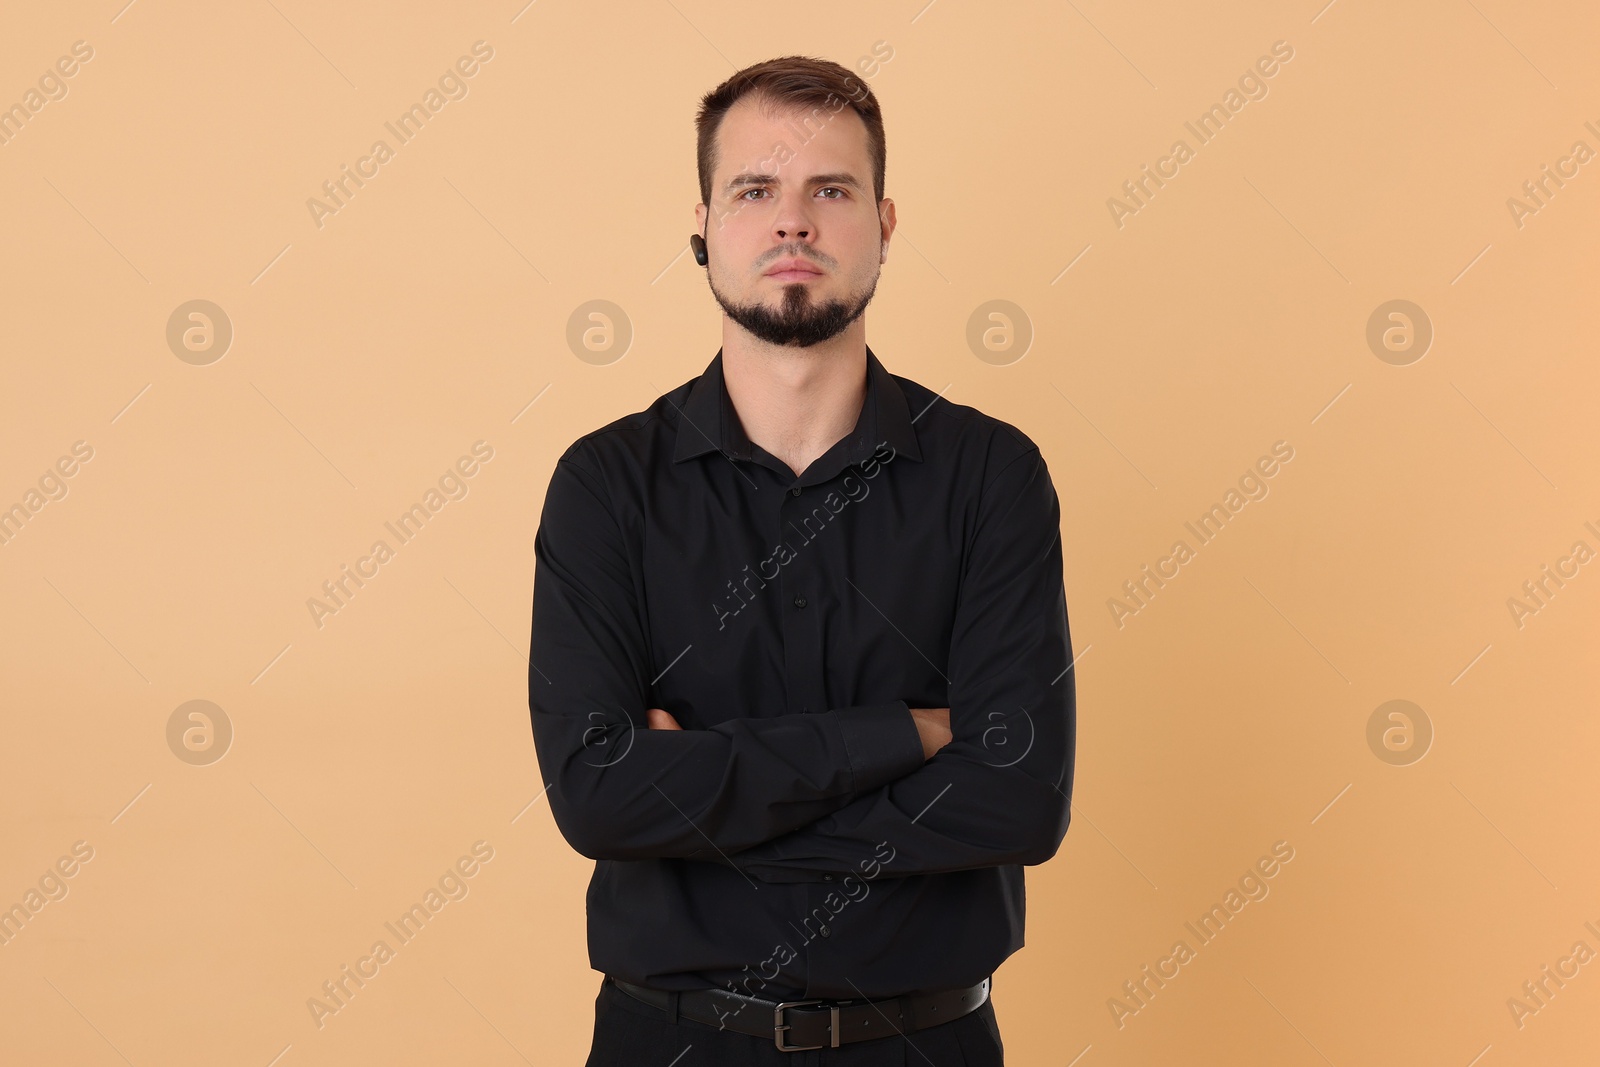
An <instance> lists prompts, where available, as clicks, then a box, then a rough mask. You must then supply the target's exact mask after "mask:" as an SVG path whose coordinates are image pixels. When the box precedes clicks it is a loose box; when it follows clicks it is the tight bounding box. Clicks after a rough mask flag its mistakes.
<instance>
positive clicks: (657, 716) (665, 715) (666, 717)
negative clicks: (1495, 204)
mask: <svg viewBox="0 0 1600 1067" xmlns="http://www.w3.org/2000/svg"><path fill="white" fill-rule="evenodd" d="M644 717H645V721H646V722H648V723H649V725H650V729H652V730H681V729H683V727H681V726H679V725H678V720H677V719H674V718H673V717H672V713H671V712H670V711H663V710H662V709H661V708H650V709H649V710H648V711H646V712H645V713H644Z"/></svg>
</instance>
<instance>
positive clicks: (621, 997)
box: [584, 980, 1005, 1067]
mask: <svg viewBox="0 0 1600 1067" xmlns="http://www.w3.org/2000/svg"><path fill="white" fill-rule="evenodd" d="M992 991H993V987H992V986H991V994H992ZM1004 1055H1005V1046H1003V1045H1002V1044H1001V1043H1000V1028H999V1026H998V1024H997V1023H996V1022H995V1017H994V1000H993V997H992V995H991V998H990V999H989V1000H986V1001H984V1002H983V1006H982V1007H980V1008H977V1009H975V1010H973V1011H970V1012H968V1013H967V1014H965V1015H963V1016H962V1017H961V1018H959V1019H954V1020H951V1021H950V1022H947V1023H940V1024H939V1025H938V1026H930V1027H928V1028H927V1029H925V1030H913V1031H912V1032H911V1033H909V1034H904V1035H899V1034H897V1035H894V1036H892V1037H880V1038H875V1039H873V1040H871V1041H854V1042H851V1043H850V1044H847V1045H840V1046H839V1047H838V1048H820V1049H808V1050H807V1051H804V1052H781V1051H779V1049H778V1046H777V1045H776V1044H774V1043H773V1041H772V1039H771V1038H770V1037H752V1036H751V1035H749V1034H741V1033H739V1032H738V1031H736V1030H723V1029H719V1028H717V1027H716V1026H713V1025H711V1024H710V1023H702V1022H696V1021H695V1020H693V1019H685V1018H683V1017H682V1016H680V1017H679V1018H678V1021H677V1022H676V1023H673V1022H670V1021H669V1020H668V1016H667V1013H666V1011H664V1010H662V1009H659V1008H655V1007H652V1006H651V1005H649V1004H646V1003H644V1002H643V1001H640V1000H637V999H635V998H633V997H631V996H629V995H628V994H626V993H624V992H623V991H622V990H620V989H618V988H617V987H616V986H615V985H613V984H612V983H611V982H610V981H609V980H605V981H603V982H601V985H600V995H599V996H598V997H596V998H595V1002H594V1041H593V1044H592V1046H591V1047H590V1050H589V1059H588V1061H587V1062H586V1063H585V1065H584V1067H1004V1064H1005V1059H1004Z"/></svg>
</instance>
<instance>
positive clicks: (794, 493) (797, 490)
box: [789, 485, 800, 496]
mask: <svg viewBox="0 0 1600 1067" xmlns="http://www.w3.org/2000/svg"><path fill="white" fill-rule="evenodd" d="M789 495H790V496H799V495H800V487H799V486H798V485H797V486H795V487H794V488H793V489H791V490H789Z"/></svg>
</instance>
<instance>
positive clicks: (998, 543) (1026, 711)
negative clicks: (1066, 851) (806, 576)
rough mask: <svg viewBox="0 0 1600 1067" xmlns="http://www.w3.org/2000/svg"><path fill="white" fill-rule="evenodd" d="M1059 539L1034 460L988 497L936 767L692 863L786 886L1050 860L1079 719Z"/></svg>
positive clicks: (1012, 469)
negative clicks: (829, 875) (795, 826)
mask: <svg viewBox="0 0 1600 1067" xmlns="http://www.w3.org/2000/svg"><path fill="white" fill-rule="evenodd" d="M1060 526H1061V511H1060V504H1059V502H1058V500H1057V498H1056V493H1055V488H1054V486H1053V485H1052V483H1051V480H1050V475H1049V471H1048V470H1047V468H1046V466H1045V463H1044V459H1043V457H1042V456H1041V455H1040V454H1039V452H1038V450H1037V448H1034V449H1032V450H1030V451H1029V452H1028V453H1027V454H1025V455H1023V456H1020V457H1018V458H1016V459H1015V460H1012V461H1011V462H1010V463H1009V464H1008V465H1007V466H1006V467H1005V468H1004V469H1003V470H1002V471H1001V473H1000V474H999V475H997V476H996V477H995V478H994V479H993V481H991V482H989V483H988V484H987V485H986V486H985V488H984V490H983V500H982V502H981V503H980V506H979V519H978V521H977V523H976V524H975V527H974V532H973V534H972V540H971V542H970V545H969V555H968V558H967V562H966V564H965V574H964V575H963V576H962V580H961V586H960V594H959V597H958V602H957V607H956V614H955V624H954V628H953V630H952V633H951V645H950V655H949V672H950V674H949V680H950V686H949V700H950V725H951V733H952V738H953V739H952V740H951V741H950V742H949V743H948V744H947V745H945V746H944V747H943V748H941V749H940V750H939V751H938V752H937V753H935V754H934V756H933V758H932V759H930V760H928V761H927V762H926V763H924V764H923V766H922V767H921V768H919V769H918V770H916V771H914V772H913V773H911V774H908V775H906V776H905V777H902V778H900V779H898V780H896V781H894V782H892V783H890V784H887V785H885V786H882V787H880V788H877V789H874V790H873V791H871V792H869V793H867V794H866V795H864V796H862V797H859V798H857V799H855V800H854V801H852V802H851V803H849V804H847V805H846V806H844V807H842V808H840V809H838V810H837V811H835V812H833V813H831V814H829V815H827V816H824V817H821V818H819V819H818V820H817V821H816V822H815V823H813V824H812V825H810V826H807V827H804V828H802V829H800V830H797V831H795V832H792V833H789V834H785V835H783V836H780V837H777V838H775V839H774V840H772V841H770V842H767V843H766V844H763V845H758V846H755V847H753V848H750V849H747V850H745V851H744V852H742V853H740V854H739V855H737V856H734V857H732V859H731V861H730V860H728V859H724V858H723V857H720V856H717V855H715V854H712V853H710V852H709V851H707V852H705V853H703V854H701V855H697V856H696V857H695V858H696V859H701V860H706V861H710V862H720V863H730V862H731V864H732V865H734V866H737V867H738V868H740V869H741V870H743V871H745V872H746V873H747V874H750V875H752V876H754V877H757V878H760V879H764V880H766V881H770V882H792V881H815V880H817V879H818V878H819V877H820V875H821V872H835V873H840V872H842V873H852V872H859V871H862V870H867V869H869V865H873V864H875V863H876V862H877V861H883V857H884V856H886V855H888V856H890V857H891V858H890V859H888V860H887V861H883V862H882V867H881V874H882V875H883V876H887V877H896V876H905V875H915V874H934V873H939V872H943V871H956V870H963V869H968V868H976V867H992V866H1000V865H1003V864H1039V863H1043V862H1044V861H1046V860H1048V859H1049V858H1050V857H1051V856H1053V855H1055V853H1056V851H1057V850H1058V849H1059V848H1060V845H1061V842H1062V840H1063V838H1064V837H1065V835H1066V831H1067V824H1068V822H1069V821H1070V817H1071V805H1070V798H1071V794H1072V772H1073V758H1074V750H1075V742H1076V715H1077V705H1076V689H1075V687H1074V681H1073V677H1074V676H1073V671H1072V670H1071V669H1070V665H1071V663H1072V645H1071V639H1070V635H1069V633H1068V629H1067V613H1066V596H1065V590H1064V585H1063V579H1062V549H1061V530H1060ZM883 846H886V847H883Z"/></svg>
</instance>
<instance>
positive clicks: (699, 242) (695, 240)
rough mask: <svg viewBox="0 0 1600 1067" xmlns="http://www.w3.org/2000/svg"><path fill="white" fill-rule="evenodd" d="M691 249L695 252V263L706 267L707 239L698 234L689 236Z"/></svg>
mask: <svg viewBox="0 0 1600 1067" xmlns="http://www.w3.org/2000/svg"><path fill="white" fill-rule="evenodd" d="M689 248H690V250H691V251H693V252H694V261H695V262H696V263H698V264H700V265H701V266H702V267H703V266H705V265H706V258H707V257H706V239H705V238H704V237H701V236H700V235H699V234H697V233H691V234H690V235H689Z"/></svg>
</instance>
